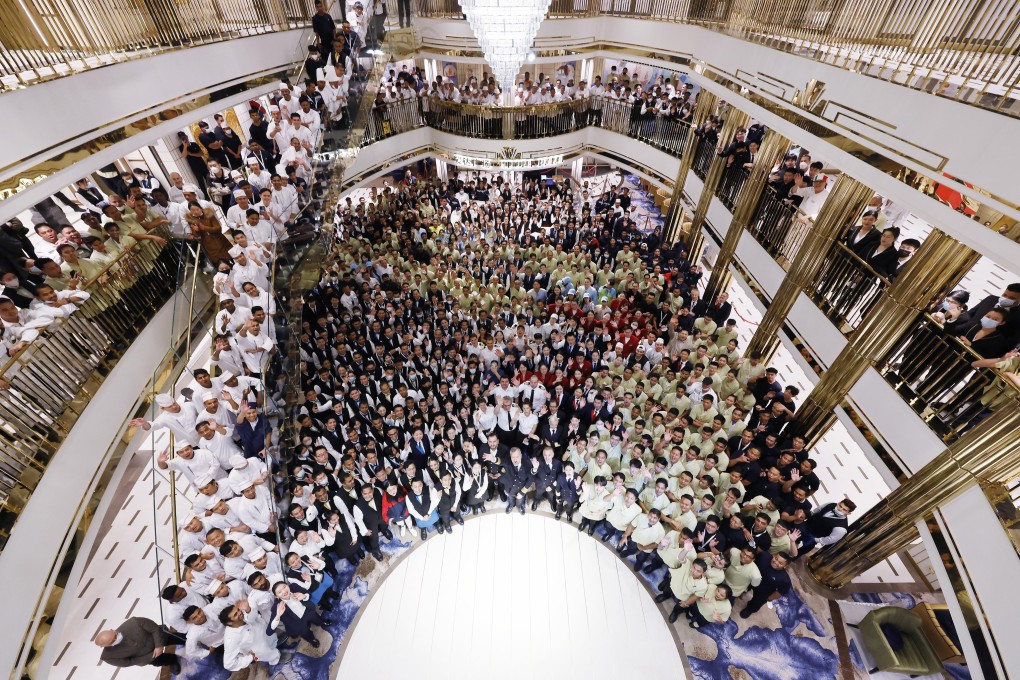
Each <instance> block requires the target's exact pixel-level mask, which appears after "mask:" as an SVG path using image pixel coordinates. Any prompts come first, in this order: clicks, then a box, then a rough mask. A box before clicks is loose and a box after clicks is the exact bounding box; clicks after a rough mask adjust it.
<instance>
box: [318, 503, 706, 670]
mask: <svg viewBox="0 0 1020 680" xmlns="http://www.w3.org/2000/svg"><path fill="white" fill-rule="evenodd" d="M341 654H342V658H341V660H340V662H339V664H338V669H339V674H338V676H337V677H340V678H363V677H372V678H376V679H377V680H390V679H394V680H395V679H398V678H399V679H402V680H405V679H408V678H414V679H416V680H426V679H428V680H432V679H437V678H450V679H451V680H456V679H460V678H474V677H484V678H487V679H489V680H502V679H503V678H507V679H509V678H519V679H529V680H530V679H544V678H556V679H558V680H575V679H576V680H580V679H581V678H592V677H640V678H643V679H644V680H679V679H681V678H685V677H686V673H685V671H684V666H683V659H682V657H681V652H680V651H679V649H678V643H677V642H676V641H675V640H674V637H673V635H672V633H671V631H670V629H669V627H668V626H667V624H666V622H665V621H664V620H663V617H662V613H661V612H660V610H659V608H658V606H657V605H656V604H655V602H654V601H653V599H652V597H651V595H650V594H649V593H648V591H647V589H646V586H645V585H644V584H643V583H642V582H641V581H640V580H639V579H638V576H637V575H636V574H634V572H633V571H632V569H631V568H630V565H629V564H628V563H625V562H624V561H622V560H620V559H619V558H618V557H617V556H616V555H615V554H614V552H613V551H611V550H610V549H608V548H607V547H605V546H604V545H603V544H602V543H601V541H598V540H596V539H593V538H589V537H588V535H587V534H582V533H580V532H578V531H577V528H576V525H573V526H571V525H568V524H566V523H565V522H558V521H555V520H553V519H551V518H549V517H543V516H541V515H537V514H528V515H526V516H523V517H522V516H520V515H518V514H517V513H516V512H515V513H514V514H512V515H506V514H505V513H503V512H502V511H499V512H498V514H493V511H492V510H490V511H489V514H488V515H486V516H484V517H479V518H473V519H472V520H471V521H469V522H467V524H466V525H465V526H463V527H460V526H458V527H456V528H455V530H454V533H453V535H450V536H433V537H432V538H430V539H429V540H428V541H426V542H425V544H424V545H421V546H419V547H417V548H415V549H414V550H413V552H411V553H410V554H409V555H408V556H407V557H406V558H405V559H403V560H402V561H401V562H400V563H399V564H398V565H397V566H396V567H395V568H394V569H392V570H391V572H390V573H389V574H388V575H387V576H386V578H385V580H384V581H383V582H382V584H381V585H380V586H379V588H378V590H376V591H375V593H374V594H373V596H372V597H371V599H370V600H369V601H368V602H367V603H366V604H365V605H363V610H362V611H361V613H360V616H359V618H358V620H357V622H356V624H355V626H354V628H353V632H352V633H351V635H350V636H349V639H348V640H347V641H345V642H344V643H343V645H342V648H341Z"/></svg>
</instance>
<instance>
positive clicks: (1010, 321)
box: [946, 283, 1020, 338]
mask: <svg viewBox="0 0 1020 680" xmlns="http://www.w3.org/2000/svg"><path fill="white" fill-rule="evenodd" d="M996 307H1002V308H1003V309H1005V310H1006V320H1005V322H1004V323H1003V324H1002V327H1001V328H1000V329H999V331H1000V332H1001V333H1003V334H1004V335H1006V336H1007V337H1010V338H1016V337H1017V335H1018V334H1020V311H1017V310H1020V283H1011V284H1009V285H1008V286H1006V290H1004V291H1003V292H1002V295H989V296H988V297H986V298H984V299H983V300H981V302H979V303H977V304H976V305H974V306H973V307H971V308H970V309H968V310H967V311H966V312H964V313H962V314H960V316H959V317H958V318H957V319H956V321H955V322H954V323H951V324H950V323H947V324H946V330H947V331H949V332H950V333H952V334H953V335H956V336H962V335H966V334H967V333H969V332H970V331H972V330H974V329H975V328H977V327H978V326H980V325H981V319H982V318H983V317H984V315H985V314H987V313H988V312H990V311H991V310H993V309H995V308H996Z"/></svg>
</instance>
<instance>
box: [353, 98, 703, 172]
mask: <svg viewBox="0 0 1020 680" xmlns="http://www.w3.org/2000/svg"><path fill="white" fill-rule="evenodd" d="M419 127H431V128H434V129H436V130H440V131H442V132H449V133H452V134H456V135H460V136H462V137H476V138H481V139H508V140H509V139H539V138H543V137H552V136H555V135H562V134H565V133H568V132H575V131H577V130H581V129H584V128H586V127H599V128H602V129H605V130H611V131H613V132H618V133H620V134H622V135H628V136H630V137H633V138H634V139H637V140H640V141H642V142H645V143H646V144H650V145H652V146H654V147H656V148H657V149H659V150H661V151H665V152H666V153H668V154H670V155H672V156H677V157H679V156H680V154H681V152H682V151H683V147H684V144H685V142H686V140H687V135H688V134H690V125H689V124H688V123H686V122H683V121H680V120H677V119H673V118H669V117H667V116H660V115H655V116H650V117H640V116H637V117H635V115H634V114H633V111H632V106H631V105H630V104H629V103H627V102H624V101H621V100H618V99H606V98H590V99H580V100H577V99H575V100H571V101H565V102H559V103H556V104H542V105H538V106H510V107H493V106H474V105H471V104H459V103H456V102H450V101H441V100H438V99H435V98H431V97H430V98H424V97H415V98H412V99H406V100H402V101H397V102H393V103H390V104H383V105H374V106H373V107H372V115H371V117H370V119H369V121H368V126H367V129H366V133H365V143H366V144H367V143H371V142H375V141H378V140H380V139H384V138H386V137H391V136H393V135H395V134H399V133H401V132H407V131H409V130H413V129H415V128H419Z"/></svg>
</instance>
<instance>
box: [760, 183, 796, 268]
mask: <svg viewBox="0 0 1020 680" xmlns="http://www.w3.org/2000/svg"><path fill="white" fill-rule="evenodd" d="M810 225H811V223H810V222H809V221H808V219H807V216H806V215H805V214H804V213H802V212H801V211H799V210H798V209H797V208H795V207H794V206H792V205H789V204H787V203H785V202H783V200H782V199H781V198H780V197H779V194H777V193H776V192H775V190H774V189H772V188H771V187H766V189H765V195H764V196H763V197H762V200H761V203H759V204H758V210H757V211H756V212H755V214H754V217H752V218H751V220H750V224H749V226H748V229H749V230H750V232H751V235H752V236H754V238H755V240H756V241H758V243H760V244H761V245H762V247H763V248H765V250H767V251H768V252H769V253H770V254H771V255H772V256H773V257H775V258H776V260H777V261H778V262H779V264H780V265H782V267H783V269H785V270H787V271H789V270H790V266H791V265H792V264H793V259H794V258H795V257H796V256H797V253H798V252H799V251H800V247H801V246H802V245H803V244H804V238H805V237H806V236H807V233H808V229H809V228H810Z"/></svg>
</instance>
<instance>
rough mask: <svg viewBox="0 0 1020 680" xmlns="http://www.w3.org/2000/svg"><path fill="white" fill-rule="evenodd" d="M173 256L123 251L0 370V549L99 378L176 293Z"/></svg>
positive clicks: (177, 255)
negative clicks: (82, 297) (71, 307)
mask: <svg viewBox="0 0 1020 680" xmlns="http://www.w3.org/2000/svg"><path fill="white" fill-rule="evenodd" d="M153 233H154V234H161V235H163V236H164V237H166V238H167V239H169V236H168V235H167V234H165V233H164V232H162V231H159V232H153ZM181 253H182V249H181V248H178V247H177V244H172V243H170V244H167V245H165V246H163V245H158V244H157V242H156V241H152V240H138V241H137V242H136V243H134V244H133V245H131V246H128V247H127V248H125V249H124V250H123V251H122V252H121V253H120V255H119V256H118V257H117V258H116V259H115V260H113V261H112V262H110V263H109V264H107V265H106V266H105V267H104V268H103V269H102V270H101V271H100V272H99V273H98V274H97V275H96V276H95V278H93V279H92V280H90V281H87V282H85V284H84V285H83V286H82V287H81V290H83V291H85V292H87V293H88V294H89V296H90V297H89V299H88V300H86V301H85V302H84V303H83V304H81V305H80V306H79V307H78V309H77V310H76V311H75V312H73V313H72V314H71V315H69V316H66V317H62V318H58V319H57V320H56V321H54V322H53V323H52V324H51V325H50V326H48V327H47V328H45V329H42V330H41V334H40V336H39V337H38V338H36V339H35V340H34V341H33V342H31V343H30V344H28V345H27V346H26V347H25V348H24V349H22V350H21V351H20V352H17V353H16V354H15V355H14V356H13V357H12V358H11V359H10V360H8V361H7V362H6V363H5V364H4V365H3V368H2V369H0V375H2V380H3V382H4V389H2V390H0V419H2V421H3V422H2V424H0V549H2V548H3V546H4V544H6V542H7V537H8V536H9V535H10V532H11V528H12V527H13V525H14V522H15V521H16V519H17V517H18V514H19V513H20V511H21V509H22V508H23V507H24V505H25V503H27V502H28V498H29V496H30V495H31V493H32V491H33V490H34V489H35V487H36V485H37V484H38V482H39V480H40V478H41V477H42V474H43V472H44V471H45V469H46V465H47V463H48V462H49V460H50V458H51V457H52V456H53V454H54V453H56V450H57V447H58V445H59V443H60V441H61V440H62V439H63V438H64V436H66V434H67V433H68V432H69V431H70V429H71V427H73V425H74V423H75V421H76V420H77V419H78V417H79V415H81V413H82V411H83V410H84V408H85V406H87V405H88V402H89V399H90V398H91V393H92V392H94V391H95V388H96V386H97V385H98V382H99V381H101V379H102V376H104V375H106V374H107V373H108V372H109V371H110V369H111V368H112V366H113V365H114V364H115V363H116V362H117V360H118V358H119V357H120V356H121V354H122V353H123V351H124V350H126V349H127V347H128V346H129V345H130V344H131V342H132V341H133V340H134V339H135V338H136V337H138V334H139V333H140V332H141V331H142V329H143V328H144V327H145V324H146V323H148V322H149V321H150V320H151V319H152V318H153V316H154V315H155V314H156V312H157V311H159V309H160V308H161V307H162V305H163V303H165V302H166V301H167V300H169V299H170V297H171V296H172V295H173V293H174V291H175V290H176V289H177V285H178V282H179V281H180V276H181V272H180V269H181V266H182V263H183V259H182V257H181Z"/></svg>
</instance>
